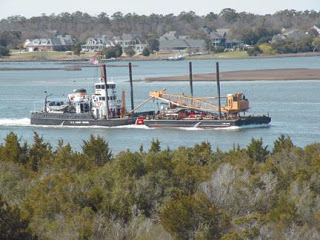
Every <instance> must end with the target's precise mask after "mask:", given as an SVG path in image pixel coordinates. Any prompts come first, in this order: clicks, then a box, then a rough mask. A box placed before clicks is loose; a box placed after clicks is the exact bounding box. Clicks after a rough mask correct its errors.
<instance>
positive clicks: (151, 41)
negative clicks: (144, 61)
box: [147, 36, 160, 52]
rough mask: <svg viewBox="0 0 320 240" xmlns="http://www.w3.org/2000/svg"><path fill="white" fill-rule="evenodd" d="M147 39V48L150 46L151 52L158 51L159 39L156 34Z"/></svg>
mask: <svg viewBox="0 0 320 240" xmlns="http://www.w3.org/2000/svg"><path fill="white" fill-rule="evenodd" d="M147 41H148V43H149V48H150V51H151V52H153V51H159V45H160V43H159V40H158V38H157V37H156V36H152V37H149V38H148V40H147Z"/></svg>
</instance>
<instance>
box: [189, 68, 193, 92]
mask: <svg viewBox="0 0 320 240" xmlns="http://www.w3.org/2000/svg"><path fill="white" fill-rule="evenodd" d="M189 79H190V91H191V97H193V85H192V62H189Z"/></svg>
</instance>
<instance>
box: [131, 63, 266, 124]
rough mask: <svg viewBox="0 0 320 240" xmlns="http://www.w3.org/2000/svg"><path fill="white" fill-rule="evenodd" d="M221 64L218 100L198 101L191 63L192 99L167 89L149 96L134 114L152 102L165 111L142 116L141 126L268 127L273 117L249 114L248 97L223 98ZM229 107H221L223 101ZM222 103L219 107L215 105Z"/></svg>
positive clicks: (230, 95)
mask: <svg viewBox="0 0 320 240" xmlns="http://www.w3.org/2000/svg"><path fill="white" fill-rule="evenodd" d="M219 79H220V77H219V64H218V63H217V89H218V97H194V96H193V87H192V65H191V62H190V89H191V96H187V95H185V94H180V95H177V94H171V93H167V92H166V89H162V90H161V91H154V92H150V93H149V98H148V99H147V100H146V101H144V102H142V103H141V104H140V105H138V106H137V107H136V108H135V109H133V110H131V111H130V112H129V114H132V113H133V112H134V111H135V110H137V109H138V108H139V107H141V106H142V105H144V104H146V103H147V102H149V101H151V100H160V101H161V107H160V109H159V110H158V112H157V113H156V114H154V115H149V116H141V117H139V118H137V119H136V122H135V123H136V124H137V125H145V126H147V127H151V128H158V127H182V128H227V127H242V126H250V125H251V126H252V125H258V126H261V125H267V124H269V123H270V122H271V117H270V116H269V114H262V115H252V114H249V115H248V114H246V113H247V111H248V109H249V100H248V99H247V98H246V97H245V95H244V93H242V92H237V93H234V94H228V95H227V96H226V97H221V96H220V80H219ZM223 98H224V99H225V100H226V101H225V105H224V106H222V105H221V99H223ZM214 101H218V103H216V102H214Z"/></svg>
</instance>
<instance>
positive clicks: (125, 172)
mask: <svg viewBox="0 0 320 240" xmlns="http://www.w3.org/2000/svg"><path fill="white" fill-rule="evenodd" d="M319 179H320V144H318V143H315V144H311V145H308V146H306V147H305V148H300V147H297V146H295V145H294V144H293V142H292V141H291V139H290V137H288V136H284V135H281V136H280V137H279V138H278V139H277V140H276V141H275V142H274V145H273V146H272V147H271V148H268V147H267V146H265V145H264V144H263V140H262V139H252V141H251V142H250V143H249V144H248V146H247V147H246V148H240V147H234V148H233V149H232V150H230V151H225V152H223V151H221V150H219V149H216V150H212V148H211V146H210V144H209V143H207V142H203V143H201V144H197V145H195V146H194V147H193V148H187V147H179V148H178V149H177V150H170V149H165V150H162V149H161V144H160V142H159V141H158V140H154V141H153V142H152V144H151V147H150V149H149V150H148V151H144V149H143V146H141V147H140V151H139V152H130V151H123V152H121V153H119V154H117V155H113V154H112V152H111V150H110V149H109V146H108V143H107V142H105V140H104V139H103V138H101V137H95V136H91V137H90V139H89V140H85V141H83V146H82V151H81V152H75V151H73V150H72V148H71V146H70V145H69V144H64V143H63V141H60V142H59V143H58V147H57V148H56V149H53V148H52V146H51V144H50V143H48V142H46V141H45V140H44V139H43V138H42V137H41V136H39V135H38V134H37V133H35V134H34V140H33V142H32V143H22V142H21V141H20V140H19V138H18V137H17V136H16V135H15V134H14V133H9V134H8V135H7V137H6V138H5V140H4V142H3V143H2V144H1V145H0V196H1V198H0V199H1V201H0V202H1V206H0V207H1V209H0V210H1V211H0V213H1V215H0V224H2V225H0V226H1V234H2V235H1V239H292V238H297V239H319V238H320V231H319V228H318V226H319V221H320V187H319V186H320V180H319ZM1 221H2V222H1ZM4 221H5V222H4ZM4 223H5V224H4Z"/></svg>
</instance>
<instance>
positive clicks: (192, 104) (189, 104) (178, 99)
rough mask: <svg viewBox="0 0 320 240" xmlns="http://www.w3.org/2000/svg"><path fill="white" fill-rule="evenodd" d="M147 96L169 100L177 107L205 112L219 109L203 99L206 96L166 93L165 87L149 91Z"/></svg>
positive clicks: (222, 109)
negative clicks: (197, 96)
mask: <svg viewBox="0 0 320 240" xmlns="http://www.w3.org/2000/svg"><path fill="white" fill-rule="evenodd" d="M149 96H150V97H152V98H155V99H159V100H162V101H165V102H169V103H171V104H173V105H175V106H178V107H184V108H189V109H194V110H199V111H206V112H212V111H218V110H219V107H218V105H216V104H213V103H211V102H208V101H205V100H203V99H208V98H195V97H189V96H186V95H184V94H180V95H177V94H170V93H166V90H165V89H163V90H161V91H155V92H150V93H149ZM221 111H223V112H226V111H227V110H225V109H224V108H223V107H222V108H221Z"/></svg>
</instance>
